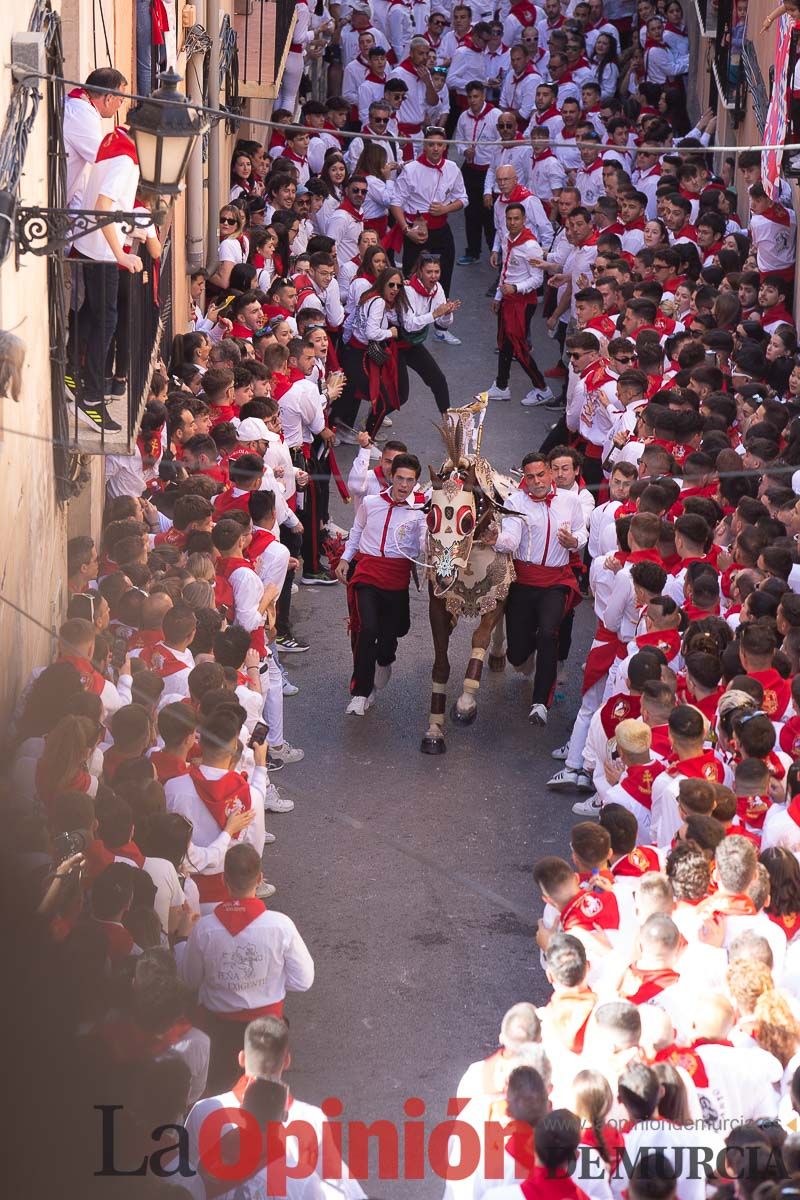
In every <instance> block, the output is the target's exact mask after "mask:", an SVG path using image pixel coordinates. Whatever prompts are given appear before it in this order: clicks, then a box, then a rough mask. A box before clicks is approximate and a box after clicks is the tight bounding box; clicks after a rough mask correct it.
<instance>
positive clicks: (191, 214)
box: [186, 0, 206, 272]
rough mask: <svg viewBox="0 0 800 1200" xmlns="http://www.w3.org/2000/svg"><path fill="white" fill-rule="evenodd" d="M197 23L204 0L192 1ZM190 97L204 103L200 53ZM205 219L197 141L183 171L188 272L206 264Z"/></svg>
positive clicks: (192, 67)
mask: <svg viewBox="0 0 800 1200" xmlns="http://www.w3.org/2000/svg"><path fill="white" fill-rule="evenodd" d="M194 3H195V8H196V10H197V18H196V20H197V24H198V25H202V26H204V27H205V23H206V4H205V0H194ZM186 74H187V82H188V84H189V89H188V91H189V99H190V100H191V101H192V102H193V103H194V104H202V103H203V55H202V54H195V55H193V56H192V58H191V60H190V61H189V62H188V63H187V64H186ZM204 228H205V222H204V220H203V147H202V139H201V141H198V144H197V145H196V146H195V148H194V150H193V151H192V157H191V158H190V159H189V168H188V170H187V172H186V266H187V269H188V271H190V272H191V271H198V270H199V269H200V268H201V267H204V266H205V255H204V253H203V245H204V243H205V238H204Z"/></svg>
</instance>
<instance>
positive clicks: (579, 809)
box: [572, 792, 603, 817]
mask: <svg viewBox="0 0 800 1200" xmlns="http://www.w3.org/2000/svg"><path fill="white" fill-rule="evenodd" d="M602 809H603V801H602V800H601V799H600V797H599V796H598V795H597V793H596V792H595V794H594V795H593V796H587V798H586V799H585V800H576V801H575V803H574V804H573V806H572V811H573V812H574V813H575V815H576V816H578V817H599V816H600V813H601V812H602Z"/></svg>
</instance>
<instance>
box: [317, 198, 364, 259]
mask: <svg viewBox="0 0 800 1200" xmlns="http://www.w3.org/2000/svg"><path fill="white" fill-rule="evenodd" d="M363 228H364V220H363V218H361V220H359V219H358V218H356V217H354V216H352V215H351V213H349V212H346V211H345V209H343V208H337V209H334V211H333V212H332V213H331V216H330V220H329V221H328V227H327V232H326V236H327V237H330V238H333V239H334V241H335V242H336V257H337V259H338V261H339V262H347V260H348V259H349V258H355V256H356V252H357V250H358V239H359V238H360V236H361V231H362V229H363Z"/></svg>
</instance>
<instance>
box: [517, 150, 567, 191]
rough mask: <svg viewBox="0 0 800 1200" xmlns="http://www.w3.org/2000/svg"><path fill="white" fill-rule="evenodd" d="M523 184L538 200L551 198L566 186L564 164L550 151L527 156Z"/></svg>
mask: <svg viewBox="0 0 800 1200" xmlns="http://www.w3.org/2000/svg"><path fill="white" fill-rule="evenodd" d="M525 186H526V187H527V189H528V191H530V192H533V194H534V195H535V196H538V197H539V199H540V200H552V199H553V196H554V194H555V193H556V192H560V191H561V189H562V188H564V187H566V186H567V172H566V171H565V170H564V164H563V163H562V161H561V159H560V158H558V156H557V155H555V154H553V152H552V151H546V152H545V153H544V154H540V155H534V154H531V155H530V156H529V157H528V165H527V167H526V171H525Z"/></svg>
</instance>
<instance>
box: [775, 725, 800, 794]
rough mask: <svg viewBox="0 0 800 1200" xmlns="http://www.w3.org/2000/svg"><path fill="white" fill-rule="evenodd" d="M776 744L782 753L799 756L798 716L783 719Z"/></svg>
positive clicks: (799, 729)
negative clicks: (786, 719)
mask: <svg viewBox="0 0 800 1200" xmlns="http://www.w3.org/2000/svg"><path fill="white" fill-rule="evenodd" d="M778 745H779V746H780V748H781V750H783V752H784V754H788V755H790V756H791V758H793V759H795V758H800V717H790V718H789V720H788V721H784V723H783V725H782V727H781V731H780V733H779V734H778ZM787 811H788V810H787ZM798 811H800V810H798Z"/></svg>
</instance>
